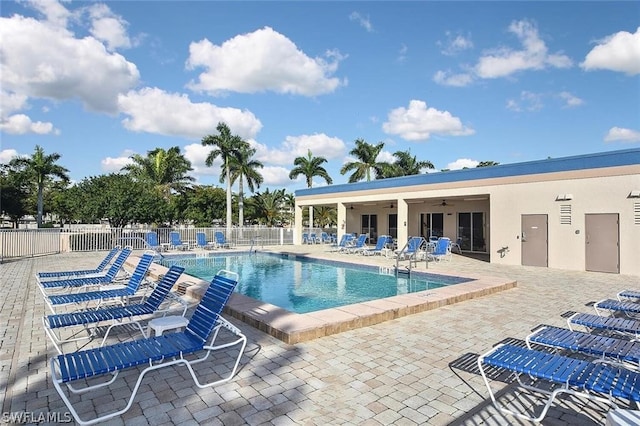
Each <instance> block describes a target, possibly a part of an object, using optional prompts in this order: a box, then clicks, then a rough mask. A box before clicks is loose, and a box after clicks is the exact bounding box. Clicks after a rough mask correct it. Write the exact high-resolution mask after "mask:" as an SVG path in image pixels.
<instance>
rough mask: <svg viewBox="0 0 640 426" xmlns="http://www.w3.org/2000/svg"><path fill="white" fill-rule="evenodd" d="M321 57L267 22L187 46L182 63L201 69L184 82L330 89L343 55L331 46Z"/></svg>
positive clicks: (312, 92)
mask: <svg viewBox="0 0 640 426" xmlns="http://www.w3.org/2000/svg"><path fill="white" fill-rule="evenodd" d="M326 56H327V59H328V60H325V59H323V58H310V57H308V56H307V55H306V54H304V52H302V51H301V50H299V49H298V47H297V46H296V45H295V44H294V43H293V42H292V41H291V40H289V39H288V38H287V37H285V36H284V35H282V34H280V33H278V32H276V31H274V30H273V29H271V28H269V27H265V28H263V29H260V30H257V31H254V32H252V33H248V34H241V35H237V36H235V37H233V38H232V39H230V40H227V41H225V42H224V43H222V44H221V45H220V46H217V45H214V44H213V43H211V42H210V41H209V40H207V39H204V40H201V41H199V42H195V43H191V45H190V46H189V58H188V60H187V63H186V66H187V68H188V69H190V70H192V69H196V68H204V69H205V71H204V72H203V73H202V74H200V75H199V77H198V81H197V82H195V81H191V82H190V83H189V84H188V87H189V88H190V89H192V90H196V91H204V92H207V93H209V94H212V95H218V94H223V93H224V92H228V91H231V92H240V93H257V92H263V91H273V92H276V93H291V94H296V95H303V96H316V95H321V94H325V93H331V92H333V91H334V90H336V89H337V88H338V87H339V86H340V85H342V84H345V83H344V82H340V80H339V79H338V78H336V77H331V75H332V74H333V73H334V72H335V71H336V70H337V68H338V63H339V62H340V60H341V59H342V58H343V56H342V55H337V54H336V51H328V52H327V53H326Z"/></svg>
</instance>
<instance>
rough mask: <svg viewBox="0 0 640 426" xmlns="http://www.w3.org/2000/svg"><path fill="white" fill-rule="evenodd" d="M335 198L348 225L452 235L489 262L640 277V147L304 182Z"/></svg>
mask: <svg viewBox="0 0 640 426" xmlns="http://www.w3.org/2000/svg"><path fill="white" fill-rule="evenodd" d="M295 195H296V211H295V223H296V225H295V234H294V243H297V244H300V243H301V236H302V232H303V227H302V211H303V209H304V208H307V207H309V206H332V207H336V208H337V211H338V238H340V236H341V235H342V234H344V233H345V232H350V233H356V234H360V233H367V234H369V237H370V240H371V242H372V243H375V241H376V238H377V236H378V235H392V236H393V237H394V238H396V239H397V241H398V245H399V246H401V245H403V244H404V242H406V241H407V239H408V237H409V236H414V235H422V236H424V237H427V238H428V237H430V236H446V237H449V238H451V240H453V241H456V240H457V241H459V242H460V244H461V247H462V250H463V251H464V252H467V253H486V254H487V255H488V256H489V259H490V262H492V263H502V264H509V265H530V266H542V267H550V268H559V269H569V270H587V271H600V272H610V273H622V274H633V275H639V276H640V149H628V150H621V151H610V152H603V153H597V154H587V155H580V156H573V157H564V158H553V159H546V160H540V161H530V162H523V163H514V164H504V165H498V166H492V167H482V168H474V169H464V170H454V171H446V172H438V173H428V174H421V175H414V176H405V177H400V178H390V179H381V180H376V181H371V182H358V183H353V184H341V185H329V186H324V187H319V188H310V189H300V190H298V191H296V193H295Z"/></svg>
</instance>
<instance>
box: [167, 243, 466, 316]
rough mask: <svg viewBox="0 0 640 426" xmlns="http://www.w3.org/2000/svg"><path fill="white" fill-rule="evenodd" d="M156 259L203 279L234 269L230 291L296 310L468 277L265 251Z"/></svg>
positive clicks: (420, 288) (436, 285)
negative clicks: (233, 287) (398, 270)
mask: <svg viewBox="0 0 640 426" xmlns="http://www.w3.org/2000/svg"><path fill="white" fill-rule="evenodd" d="M160 263H161V264H162V265H164V266H167V267H168V266H171V265H174V264H179V265H182V266H184V267H185V273H187V274H189V275H192V276H194V277H197V278H200V279H203V280H205V281H211V279H212V278H213V276H214V275H215V274H216V273H217V272H218V271H219V270H220V269H227V270H230V271H234V272H237V273H238V274H239V276H240V281H239V283H238V287H237V290H236V291H238V292H239V293H242V294H244V295H245V296H248V297H251V298H253V299H257V300H260V301H262V302H266V303H270V304H272V305H275V306H279V307H281V308H283V309H286V310H288V311H291V312H295V313H299V314H304V313H308V312H315V311H319V310H323V309H329V308H335V307H339V306H345V305H351V304H354V303H362V302H367V301H370V300H375V299H383V298H387V297H391V296H396V295H399V294H407V293H415V292H418V291H425V290H430V289H435V288H439V287H444V286H448V285H453V284H460V283H463V282H468V281H472V279H470V278H462V277H451V276H443V275H436V274H424V273H420V274H415V273H414V274H412V276H411V277H408V276H406V275H401V276H398V277H396V276H395V274H386V273H380V270H379V269H378V268H375V267H370V266H369V267H368V266H359V265H353V264H346V263H343V262H331V261H323V260H318V259H310V258H306V257H301V256H289V255H282V254H279V255H276V254H267V253H251V254H250V253H234V254H228V255H208V256H202V257H194V256H193V255H191V256H188V255H187V256H185V255H179V256H165V257H164V258H163V259H162V260H161V261H160Z"/></svg>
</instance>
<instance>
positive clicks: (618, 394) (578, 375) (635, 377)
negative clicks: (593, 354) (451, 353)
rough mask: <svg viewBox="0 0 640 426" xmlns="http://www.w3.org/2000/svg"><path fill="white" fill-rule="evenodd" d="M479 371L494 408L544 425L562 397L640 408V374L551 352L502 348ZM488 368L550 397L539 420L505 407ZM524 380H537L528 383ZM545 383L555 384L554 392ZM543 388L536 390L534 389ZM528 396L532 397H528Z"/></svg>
mask: <svg viewBox="0 0 640 426" xmlns="http://www.w3.org/2000/svg"><path fill="white" fill-rule="evenodd" d="M478 367H479V369H480V373H481V375H482V378H483V379H484V383H485V385H486V387H487V389H488V391H489V395H490V396H491V400H492V402H493V405H494V406H495V407H496V408H497V409H498V410H499V411H501V412H503V413H507V414H511V415H513V416H516V417H519V418H522V419H527V420H530V421H534V422H539V421H541V420H542V419H543V418H544V417H545V416H546V414H547V411H548V410H549V408H550V407H551V405H552V404H553V401H554V400H555V398H556V396H558V395H559V394H562V393H567V394H570V395H575V396H578V397H582V398H587V399H590V400H596V401H600V402H604V403H607V404H609V405H611V406H612V407H613V408H616V407H617V406H616V404H615V402H614V398H621V399H625V400H628V401H632V402H635V404H636V406H638V407H639V408H640V404H639V403H638V402H639V401H640V374H639V373H637V372H635V371H631V370H628V369H626V368H621V367H617V366H614V365H611V364H605V363H594V362H591V361H588V360H580V359H577V358H570V357H566V356H562V355H557V354H554V353H549V352H542V351H537V350H533V349H529V348H522V347H518V346H514V345H508V344H500V345H497V346H496V347H494V348H493V349H491V350H490V351H488V352H487V353H485V354H484V355H481V356H480V357H478ZM487 368H490V369H493V368H500V369H505V370H507V371H508V372H511V373H512V374H513V375H514V376H515V378H516V379H517V381H518V384H519V385H520V387H522V388H524V389H526V390H529V391H534V392H536V393H538V394H543V395H547V396H548V398H547V400H546V402H545V403H544V406H543V409H542V412H541V413H540V414H539V415H538V416H537V417H534V415H531V414H529V413H526V412H523V411H519V410H516V409H515V408H514V407H506V406H503V405H501V404H500V403H499V402H498V401H497V399H496V396H495V394H494V392H493V390H492V389H491V386H490V383H489V379H488V378H487V372H486V371H485V370H486V369H487ZM521 376H523V377H527V378H530V379H532V380H534V382H533V383H524V382H523V381H522V379H521ZM542 383H551V384H554V385H555V387H554V388H553V391H549V390H547V388H546V387H544V386H542ZM536 384H537V385H539V386H534V385H536ZM527 395H528V396H530V395H532V394H530V393H527Z"/></svg>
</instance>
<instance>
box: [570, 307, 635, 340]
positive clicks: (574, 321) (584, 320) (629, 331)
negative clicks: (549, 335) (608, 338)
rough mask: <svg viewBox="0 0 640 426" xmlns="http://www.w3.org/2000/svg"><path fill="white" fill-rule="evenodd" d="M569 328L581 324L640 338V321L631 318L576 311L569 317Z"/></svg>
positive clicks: (590, 328) (591, 328)
mask: <svg viewBox="0 0 640 426" xmlns="http://www.w3.org/2000/svg"><path fill="white" fill-rule="evenodd" d="M567 324H568V325H569V329H571V330H573V329H574V326H576V325H579V326H582V327H584V328H586V329H587V330H589V331H591V330H601V331H605V332H608V333H612V334H620V335H622V336H626V337H628V338H631V339H635V340H640V321H636V320H633V319H629V318H617V317H603V316H600V315H596V314H586V313H582V312H576V313H575V314H573V315H571V316H570V317H569V318H567Z"/></svg>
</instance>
